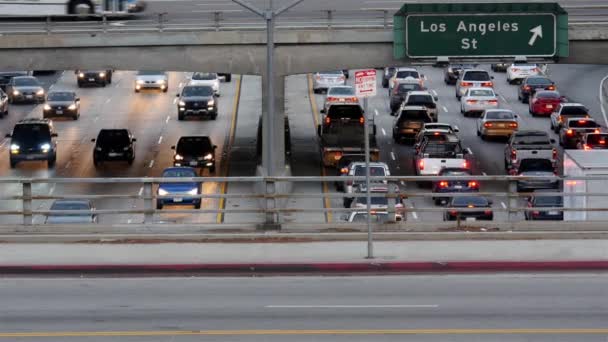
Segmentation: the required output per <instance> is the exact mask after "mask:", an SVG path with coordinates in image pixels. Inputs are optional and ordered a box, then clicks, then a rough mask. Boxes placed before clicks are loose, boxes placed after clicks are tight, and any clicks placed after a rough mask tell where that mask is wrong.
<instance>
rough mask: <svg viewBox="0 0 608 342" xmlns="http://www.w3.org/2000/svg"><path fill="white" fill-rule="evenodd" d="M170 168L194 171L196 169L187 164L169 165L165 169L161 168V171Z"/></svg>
mask: <svg viewBox="0 0 608 342" xmlns="http://www.w3.org/2000/svg"><path fill="white" fill-rule="evenodd" d="M171 170H192V171H194V172H195V173H196V169H195V168H193V167H189V166H170V167H166V168H165V169H163V173H164V172H165V171H171Z"/></svg>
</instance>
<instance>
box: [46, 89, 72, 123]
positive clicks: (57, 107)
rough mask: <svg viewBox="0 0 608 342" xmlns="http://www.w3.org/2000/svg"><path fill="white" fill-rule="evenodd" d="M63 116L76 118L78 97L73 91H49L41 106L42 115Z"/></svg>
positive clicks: (48, 116)
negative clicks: (44, 102)
mask: <svg viewBox="0 0 608 342" xmlns="http://www.w3.org/2000/svg"><path fill="white" fill-rule="evenodd" d="M52 116H53V117H65V118H70V119H73V120H78V118H79V117H80V98H79V97H77V96H76V93H75V92H73V91H51V92H49V93H48V95H47V96H46V104H45V105H44V107H42V117H43V118H50V117H52Z"/></svg>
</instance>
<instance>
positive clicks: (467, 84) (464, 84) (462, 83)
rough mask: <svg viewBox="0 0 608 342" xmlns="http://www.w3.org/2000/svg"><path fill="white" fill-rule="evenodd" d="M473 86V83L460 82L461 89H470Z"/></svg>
mask: <svg viewBox="0 0 608 342" xmlns="http://www.w3.org/2000/svg"><path fill="white" fill-rule="evenodd" d="M472 85H473V83H471V82H460V86H461V87H470V86H472Z"/></svg>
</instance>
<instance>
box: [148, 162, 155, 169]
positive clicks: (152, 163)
mask: <svg viewBox="0 0 608 342" xmlns="http://www.w3.org/2000/svg"><path fill="white" fill-rule="evenodd" d="M152 166H154V160H150V165H148V167H149V168H152Z"/></svg>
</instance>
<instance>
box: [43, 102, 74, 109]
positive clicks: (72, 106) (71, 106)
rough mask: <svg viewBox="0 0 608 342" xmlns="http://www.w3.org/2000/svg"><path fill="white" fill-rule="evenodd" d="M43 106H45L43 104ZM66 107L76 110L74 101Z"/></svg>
mask: <svg viewBox="0 0 608 342" xmlns="http://www.w3.org/2000/svg"><path fill="white" fill-rule="evenodd" d="M45 108H46V106H45ZM49 108H50V107H49ZM68 109H69V110H76V104H75V103H72V104H71V105H70V106H69V107H68Z"/></svg>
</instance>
